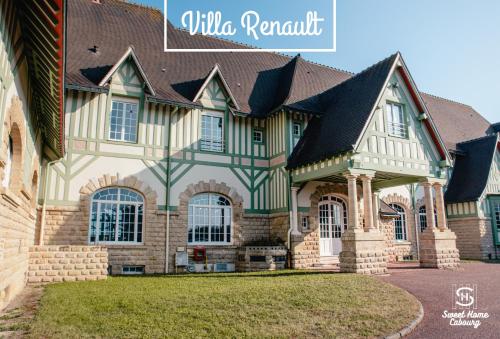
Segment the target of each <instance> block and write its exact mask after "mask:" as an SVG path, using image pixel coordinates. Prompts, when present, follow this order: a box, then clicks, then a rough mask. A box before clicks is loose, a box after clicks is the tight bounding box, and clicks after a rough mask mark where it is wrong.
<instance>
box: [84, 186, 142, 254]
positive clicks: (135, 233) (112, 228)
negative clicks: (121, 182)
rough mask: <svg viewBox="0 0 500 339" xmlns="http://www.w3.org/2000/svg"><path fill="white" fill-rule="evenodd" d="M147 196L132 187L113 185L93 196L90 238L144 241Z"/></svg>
mask: <svg viewBox="0 0 500 339" xmlns="http://www.w3.org/2000/svg"><path fill="white" fill-rule="evenodd" d="M143 216H144V199H143V197H142V196H141V195H140V194H139V193H137V192H134V191H132V190H129V189H126V188H119V187H112V188H106V189H103V190H100V191H97V192H96V193H94V195H93V196H92V206H91V211H90V227H89V229H90V230H89V242H91V243H127V244H130V243H141V242H142V226H143Z"/></svg>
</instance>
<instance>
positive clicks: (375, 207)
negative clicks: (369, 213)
mask: <svg viewBox="0 0 500 339" xmlns="http://www.w3.org/2000/svg"><path fill="white" fill-rule="evenodd" d="M379 194H380V191H378V190H374V191H373V194H372V206H373V228H375V229H379V227H380V225H379V222H378V217H379V216H378V211H379V210H380V206H379V201H378V199H379V197H378V195H379Z"/></svg>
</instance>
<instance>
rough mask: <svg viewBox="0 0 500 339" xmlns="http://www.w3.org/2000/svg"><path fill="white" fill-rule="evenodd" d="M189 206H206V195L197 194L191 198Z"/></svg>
mask: <svg viewBox="0 0 500 339" xmlns="http://www.w3.org/2000/svg"><path fill="white" fill-rule="evenodd" d="M189 204H190V205H208V194H198V195H195V196H194V197H192V198H191V200H190V201H189Z"/></svg>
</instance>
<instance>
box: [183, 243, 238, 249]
mask: <svg viewBox="0 0 500 339" xmlns="http://www.w3.org/2000/svg"><path fill="white" fill-rule="evenodd" d="M198 246H202V247H207V248H217V247H219V248H221V247H223V248H237V247H238V246H236V245H234V244H232V243H227V244H211V243H197V244H196V243H189V244H187V247H188V248H195V247H198Z"/></svg>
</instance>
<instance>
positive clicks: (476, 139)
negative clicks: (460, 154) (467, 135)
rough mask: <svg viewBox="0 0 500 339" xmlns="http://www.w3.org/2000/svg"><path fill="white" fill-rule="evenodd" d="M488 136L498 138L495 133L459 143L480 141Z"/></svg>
mask: <svg viewBox="0 0 500 339" xmlns="http://www.w3.org/2000/svg"><path fill="white" fill-rule="evenodd" d="M487 138H497V136H496V135H495V134H490V135H483V136H481V137H478V138H474V139H469V140H465V141H461V142H459V143H458V145H462V144H467V143H470V142H474V141H478V140H481V139H487Z"/></svg>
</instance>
